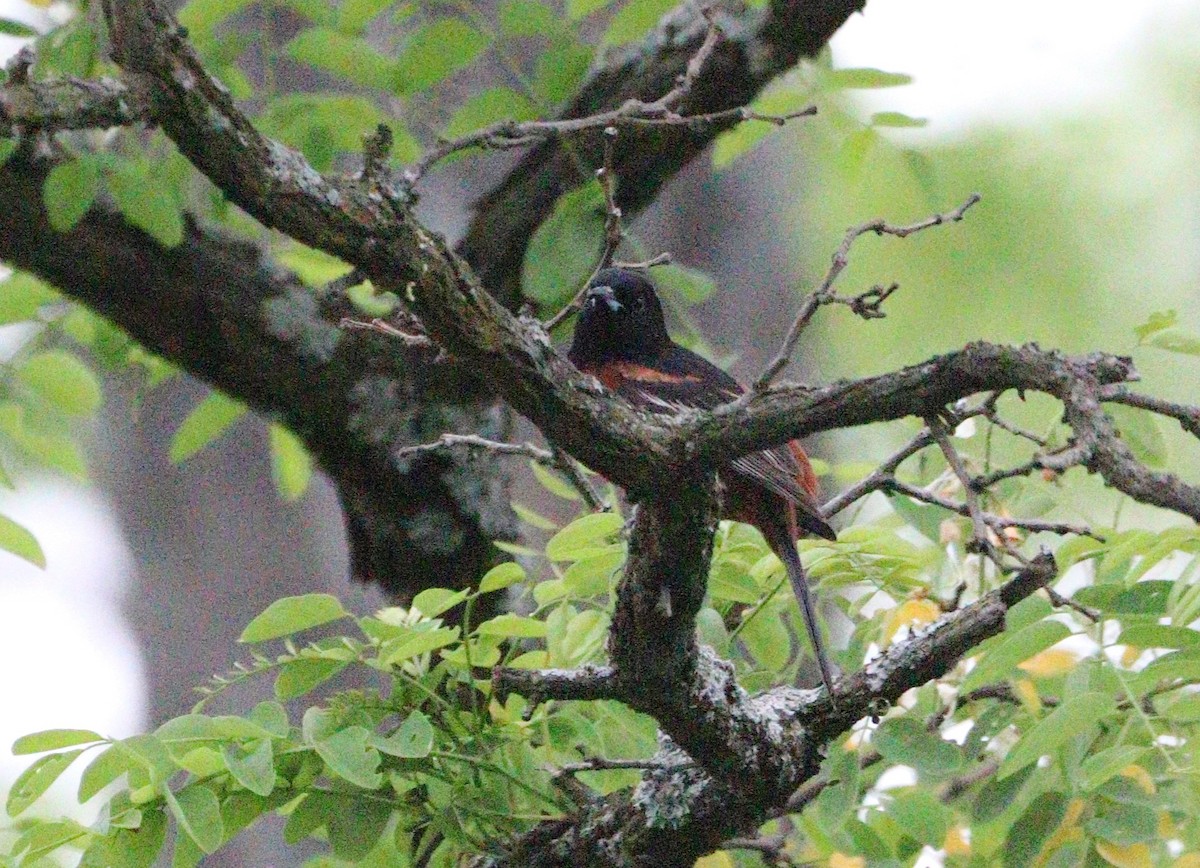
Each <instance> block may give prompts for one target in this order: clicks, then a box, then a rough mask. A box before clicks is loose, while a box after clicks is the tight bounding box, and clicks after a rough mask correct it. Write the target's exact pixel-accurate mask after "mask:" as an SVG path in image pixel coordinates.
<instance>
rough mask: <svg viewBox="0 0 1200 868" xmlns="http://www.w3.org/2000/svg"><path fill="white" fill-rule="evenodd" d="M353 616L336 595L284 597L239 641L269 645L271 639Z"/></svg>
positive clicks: (267, 609) (257, 619) (269, 607)
mask: <svg viewBox="0 0 1200 868" xmlns="http://www.w3.org/2000/svg"><path fill="white" fill-rule="evenodd" d="M349 614H350V613H349V612H347V611H346V610H345V609H343V608H342V604H341V603H340V602H339V601H338V598H337V597H335V596H333V595H332V594H303V595H301V596H299V597H284V598H283V599H282V600H276V601H275V602H274V603H272V604H271V605H269V606H267V608H266V609H265V610H264V611H263V613H262V614H261V615H259V616H258V617H257V618H255V619H254V620H253V621H251V622H250V623H249V624H247V625H246V629H245V630H243V631H242V635H241V636H239V637H238V641H239V642H266V641H267V640H268V639H278V638H279V637H280V636H290V635H291V634H293V633H299V632H300V631H301V630H307V629H309V628H311V627H317V626H319V625H321V624H328V623H329V622H330V621H336V620H338V619H339V618H345V617H347V616H348V615H349Z"/></svg>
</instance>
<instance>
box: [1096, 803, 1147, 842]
mask: <svg viewBox="0 0 1200 868" xmlns="http://www.w3.org/2000/svg"><path fill="white" fill-rule="evenodd" d="M1083 827H1084V828H1085V829H1087V830H1088V831H1089V832H1091V833H1092V834H1093V835H1095V836H1096V837H1097V838H1103V839H1104V840H1105V841H1111V842H1112V843H1114V844H1116V845H1117V846H1119V847H1128V846H1130V845H1131V844H1140V843H1142V842H1143V841H1153V840H1155V839H1156V838H1157V837H1158V813H1157V812H1156V811H1155V810H1154V809H1153V808H1151V807H1150V806H1149V805H1113V806H1112V807H1110V808H1109V809H1108V810H1106V811H1105V812H1104V813H1103V814H1101V815H1100V816H1098V817H1093V818H1092V819H1090V820H1088V821H1087V822H1086V823H1084V824H1083Z"/></svg>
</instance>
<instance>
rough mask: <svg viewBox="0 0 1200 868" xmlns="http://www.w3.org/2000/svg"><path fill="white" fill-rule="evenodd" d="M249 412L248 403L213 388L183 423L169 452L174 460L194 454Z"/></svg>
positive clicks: (178, 460) (183, 459) (177, 462)
mask: <svg viewBox="0 0 1200 868" xmlns="http://www.w3.org/2000/svg"><path fill="white" fill-rule="evenodd" d="M245 413H246V405H245V404H242V403H241V402H239V401H235V400H234V399H233V398H230V397H229V396H228V395H226V394H225V393H224V392H215V391H214V392H210V393H209V395H208V397H207V398H205V399H204V400H203V401H201V402H200V403H199V404H197V405H196V407H195V409H194V410H192V412H190V413H188V415H187V418H186V419H184V420H183V422H182V423H180V425H179V428H178V429H176V431H175V436H174V437H172V438H171V448H170V452H169V453H168V455H169V457H170V459H171V461H172V463H174V464H179V463H181V462H182V461H185V460H186V459H188V458H191V457H192V456H193V455H195V454H196V453H197V452H199V451H200V450H201V449H203V448H204V447H205V446H207V445H208V444H209V443H211V442H212V441H213V440H215V439H217V437H219V436H220V435H221V434H223V433H224V432H225V429H227V428H228V427H229V426H230V425H232V424H233V423H234V422H236V421H237V420H238V419H240V418H241V417H242V416H243V415H245Z"/></svg>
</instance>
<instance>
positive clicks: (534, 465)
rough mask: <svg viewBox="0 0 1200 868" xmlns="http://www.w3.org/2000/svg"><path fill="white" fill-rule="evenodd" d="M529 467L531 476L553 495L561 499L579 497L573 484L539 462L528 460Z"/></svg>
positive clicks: (576, 498) (577, 498)
mask: <svg viewBox="0 0 1200 868" xmlns="http://www.w3.org/2000/svg"><path fill="white" fill-rule="evenodd" d="M529 469H530V470H532V471H533V478H534V479H536V480H537V481H538V484H539V485H541V486H542V488H544V489H546V490H547V491H548V492H550V493H551V494H553V495H554V496H555V497H561V498H562V499H563V500H580V499H581V498H580V495H579V492H578V491H576V490H575V488H574V486H572V485H571V484H570V483H569V482H567V481H566V480H565V479H563V478H562V477H561V476H560V475H558V474H557V473H555V472H554V471H552V470H548V469H547V468H545V467H543V466H542V465H541V464H540V463H539V462H537V461H530V462H529Z"/></svg>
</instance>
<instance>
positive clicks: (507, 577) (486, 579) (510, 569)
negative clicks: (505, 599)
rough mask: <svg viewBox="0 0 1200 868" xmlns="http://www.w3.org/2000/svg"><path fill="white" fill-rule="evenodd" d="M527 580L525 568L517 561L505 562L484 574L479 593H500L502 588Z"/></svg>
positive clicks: (480, 581)
mask: <svg viewBox="0 0 1200 868" xmlns="http://www.w3.org/2000/svg"><path fill="white" fill-rule="evenodd" d="M525 579H526V576H525V568H524V567H522V566H521V565H520V564H518V563H517V562H516V561H505V562H504V563H502V564H497V565H496V566H494V567H492V568H491V569H490V570H488V571H487V572H486V573H484V576H483V578H482V579H480V580H479V591H480V593H483V594H486V593H489V592H491V591H499V590H501V589H502V588H507V587H510V586H512V585H516V584H519V583H520V582H523V581H525Z"/></svg>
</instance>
